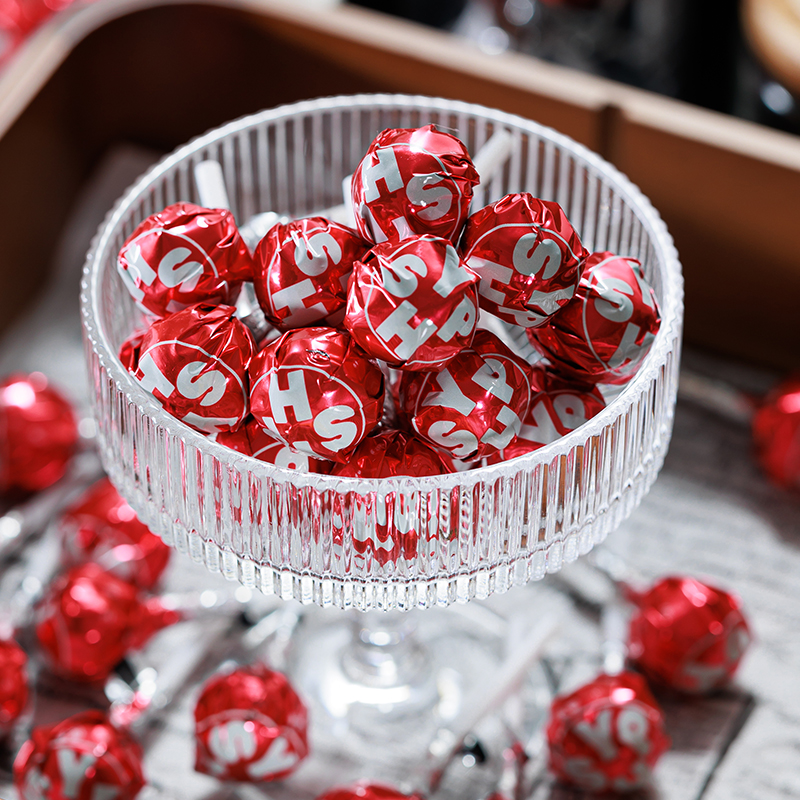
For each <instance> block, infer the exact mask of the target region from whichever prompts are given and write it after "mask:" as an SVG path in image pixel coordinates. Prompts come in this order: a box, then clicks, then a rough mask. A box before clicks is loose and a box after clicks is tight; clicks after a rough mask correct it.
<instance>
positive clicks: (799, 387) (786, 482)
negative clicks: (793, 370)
mask: <svg viewBox="0 0 800 800" xmlns="http://www.w3.org/2000/svg"><path fill="white" fill-rule="evenodd" d="M753 441H754V443H755V450H756V457H757V458H758V461H759V463H760V464H761V466H762V467H763V469H764V471H765V472H766V473H767V475H768V476H769V477H770V479H771V480H773V481H775V483H777V484H778V486H782V487H784V488H785V489H800V375H795V376H793V377H791V378H789V379H788V380H786V381H784V382H783V383H781V384H780V385H779V386H777V387H776V388H775V389H773V390H772V391H771V392H769V394H767V396H766V397H765V398H764V401H763V403H762V404H761V405H760V406H759V408H758V409H757V410H756V413H755V416H754V417H753Z"/></svg>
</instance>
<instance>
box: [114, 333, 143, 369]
mask: <svg viewBox="0 0 800 800" xmlns="http://www.w3.org/2000/svg"><path fill="white" fill-rule="evenodd" d="M144 335H145V331H134V332H133V333H132V334H131V335H130V336H129V337H128V338H127V339H126V340H125V341H124V342H123V343H122V344H121V345H120V348H119V360H120V363H121V364H122V366H123V367H125V369H126V370H128V372H131V373H135V372H136V368H137V367H138V366H139V356H140V355H141V351H142V339H144Z"/></svg>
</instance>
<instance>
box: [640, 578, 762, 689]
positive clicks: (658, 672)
mask: <svg viewBox="0 0 800 800" xmlns="http://www.w3.org/2000/svg"><path fill="white" fill-rule="evenodd" d="M632 599H633V601H634V602H635V603H636V605H637V606H638V608H637V610H636V613H635V614H634V615H633V617H632V619H631V622H630V633H629V640H628V656H629V658H630V659H631V661H632V662H633V663H634V664H636V666H637V667H638V668H639V669H641V670H642V672H644V673H645V675H647V677H648V678H650V679H652V680H653V681H656V682H658V683H661V684H664V685H666V686H670V687H672V688H673V689H678V690H679V691H682V692H690V693H695V694H697V693H703V692H709V691H711V690H713V689H716V688H718V687H720V686H723V685H724V684H725V683H727V682H728V680H729V679H730V677H731V675H733V673H734V672H735V671H736V668H737V667H738V666H739V661H740V660H741V658H742V656H743V655H744V652H745V650H746V649H747V646H748V645H749V644H750V639H751V636H750V629H749V628H748V625H747V622H746V620H745V618H744V616H743V614H742V611H741V607H740V603H739V600H738V599H737V598H736V597H734V596H733V595H731V594H728V593H727V592H723V591H722V590H721V589H716V588H714V587H712V586H708V585H707V584H704V583H701V582H700V581H697V580H694V579H693V578H680V577H669V578H664V579H663V580H660V581H658V583H656V584H655V585H654V586H653V587H652V588H650V589H649V590H648V591H646V592H644V593H643V594H633V595H632Z"/></svg>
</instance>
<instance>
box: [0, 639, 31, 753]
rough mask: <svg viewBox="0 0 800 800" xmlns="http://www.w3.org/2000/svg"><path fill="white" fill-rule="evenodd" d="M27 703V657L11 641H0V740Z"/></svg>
mask: <svg viewBox="0 0 800 800" xmlns="http://www.w3.org/2000/svg"><path fill="white" fill-rule="evenodd" d="M27 703H28V656H27V655H26V654H25V651H24V650H23V649H22V648H21V647H20V646H19V645H18V644H17V643H16V642H15V641H14V640H13V639H0V738H2V737H3V735H4V734H5V733H7V732H8V731H9V730H10V728H11V726H12V725H13V724H14V723H15V722H16V721H17V720H18V719H19V718H20V716H21V715H22V712H23V711H24V710H25V706H26V705H27Z"/></svg>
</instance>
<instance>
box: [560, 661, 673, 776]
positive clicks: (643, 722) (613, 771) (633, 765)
mask: <svg viewBox="0 0 800 800" xmlns="http://www.w3.org/2000/svg"><path fill="white" fill-rule="evenodd" d="M547 742H548V745H549V765H550V769H551V770H552V771H553V772H554V773H555V774H556V776H557V777H558V778H559V779H560V780H562V781H564V782H565V783H568V784H570V785H572V786H577V787H578V788H580V789H584V790H587V791H592V792H603V791H615V792H622V791H632V790H635V789H641V788H644V787H646V786H647V785H648V783H649V782H650V780H651V777H652V770H653V767H654V766H655V764H656V762H657V761H658V759H659V758H660V757H661V755H662V753H664V751H665V750H666V749H667V748H668V747H669V738H668V737H667V734H666V732H665V728H664V715H663V713H662V711H661V709H660V708H659V706H658V704H657V703H656V701H655V698H654V697H653V695H652V694H651V693H650V690H649V688H648V687H647V683H646V682H645V680H644V678H642V677H641V676H640V675H638V674H636V673H633V672H622V673H620V674H617V675H607V674H604V675H600V676H598V677H597V678H595V679H594V680H593V681H590V682H589V683H587V684H585V685H584V686H581V687H580V688H579V689H577V690H575V691H574V692H571V693H570V694H568V695H565V696H561V697H557V698H556V699H555V700H554V701H553V704H552V707H551V709H550V720H549V722H548V725H547Z"/></svg>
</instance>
